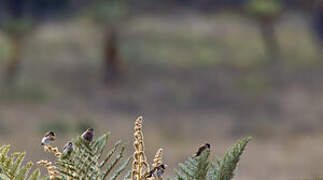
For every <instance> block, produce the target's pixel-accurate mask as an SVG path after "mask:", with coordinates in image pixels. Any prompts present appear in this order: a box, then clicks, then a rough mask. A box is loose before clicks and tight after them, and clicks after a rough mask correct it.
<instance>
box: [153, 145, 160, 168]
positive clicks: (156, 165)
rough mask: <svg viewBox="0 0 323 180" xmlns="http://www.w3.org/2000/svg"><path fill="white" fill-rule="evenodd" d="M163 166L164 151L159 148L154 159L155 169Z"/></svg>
mask: <svg viewBox="0 0 323 180" xmlns="http://www.w3.org/2000/svg"><path fill="white" fill-rule="evenodd" d="M162 164H163V149H162V148H159V149H158V151H157V152H156V154H155V157H154V163H153V164H152V165H153V167H158V166H160V165H162Z"/></svg>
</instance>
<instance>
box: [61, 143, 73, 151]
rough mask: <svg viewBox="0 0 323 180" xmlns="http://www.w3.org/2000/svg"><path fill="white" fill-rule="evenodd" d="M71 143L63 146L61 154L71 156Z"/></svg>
mask: <svg viewBox="0 0 323 180" xmlns="http://www.w3.org/2000/svg"><path fill="white" fill-rule="evenodd" d="M73 149H74V148H73V142H71V141H69V142H67V143H66V144H65V146H64V149H63V154H71V153H72V152H73Z"/></svg>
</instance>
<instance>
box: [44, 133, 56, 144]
mask: <svg viewBox="0 0 323 180" xmlns="http://www.w3.org/2000/svg"><path fill="white" fill-rule="evenodd" d="M55 138H56V134H55V133H54V132H53V131H49V132H47V133H46V134H45V135H44V137H43V138H42V140H41V145H42V146H43V145H47V144H49V143H52V142H54V141H55Z"/></svg>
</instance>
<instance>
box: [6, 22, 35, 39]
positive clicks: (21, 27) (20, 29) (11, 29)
mask: <svg viewBox="0 0 323 180" xmlns="http://www.w3.org/2000/svg"><path fill="white" fill-rule="evenodd" d="M0 27H1V28H2V30H3V31H4V32H6V33H8V34H10V35H13V36H24V35H25V34H27V33H29V32H30V31H31V30H32V29H33V22H32V20H31V19H28V18H22V19H15V18H12V19H7V20H5V21H4V22H2V23H1V24H0Z"/></svg>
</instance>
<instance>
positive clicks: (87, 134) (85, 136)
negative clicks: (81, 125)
mask: <svg viewBox="0 0 323 180" xmlns="http://www.w3.org/2000/svg"><path fill="white" fill-rule="evenodd" d="M93 136H94V129H93V128H88V129H87V130H86V131H85V132H84V133H83V134H82V138H83V139H85V140H87V141H89V142H91V141H92V140H93Z"/></svg>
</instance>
